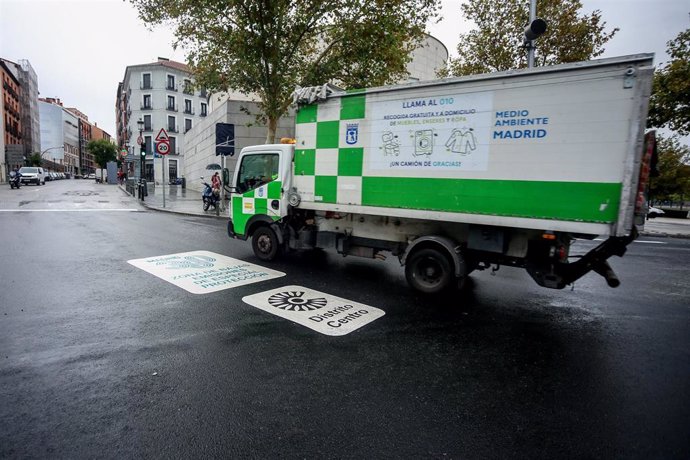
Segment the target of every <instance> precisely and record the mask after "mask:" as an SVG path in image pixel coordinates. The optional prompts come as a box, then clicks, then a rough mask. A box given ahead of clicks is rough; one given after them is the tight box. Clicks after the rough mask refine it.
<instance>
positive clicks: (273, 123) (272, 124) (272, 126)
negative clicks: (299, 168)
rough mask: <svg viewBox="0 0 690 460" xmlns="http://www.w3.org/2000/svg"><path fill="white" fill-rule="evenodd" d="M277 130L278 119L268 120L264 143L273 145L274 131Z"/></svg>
mask: <svg viewBox="0 0 690 460" xmlns="http://www.w3.org/2000/svg"><path fill="white" fill-rule="evenodd" d="M277 129H278V118H274V117H269V118H268V133H266V143H267V144H274V143H275V141H276V130H277Z"/></svg>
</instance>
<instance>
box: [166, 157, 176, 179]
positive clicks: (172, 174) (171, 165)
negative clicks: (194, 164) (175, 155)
mask: <svg viewBox="0 0 690 460" xmlns="http://www.w3.org/2000/svg"><path fill="white" fill-rule="evenodd" d="M168 177H169V179H168V180H169V181H170V182H172V181H174V180H175V179H177V160H168Z"/></svg>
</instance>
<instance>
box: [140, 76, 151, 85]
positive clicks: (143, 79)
mask: <svg viewBox="0 0 690 460" xmlns="http://www.w3.org/2000/svg"><path fill="white" fill-rule="evenodd" d="M141 89H151V74H150V73H143V74H141Z"/></svg>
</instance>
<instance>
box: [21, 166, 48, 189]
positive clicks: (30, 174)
mask: <svg viewBox="0 0 690 460" xmlns="http://www.w3.org/2000/svg"><path fill="white" fill-rule="evenodd" d="M19 174H21V175H22V177H21V181H22V184H36V185H45V184H46V173H45V171H43V168H41V167H37V166H24V167H23V168H19Z"/></svg>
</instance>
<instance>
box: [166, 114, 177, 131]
mask: <svg viewBox="0 0 690 460" xmlns="http://www.w3.org/2000/svg"><path fill="white" fill-rule="evenodd" d="M176 123H177V120H176V119H175V117H173V116H170V115H169V116H168V131H170V132H173V133H176V132H177V130H176V129H175V124H176Z"/></svg>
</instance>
